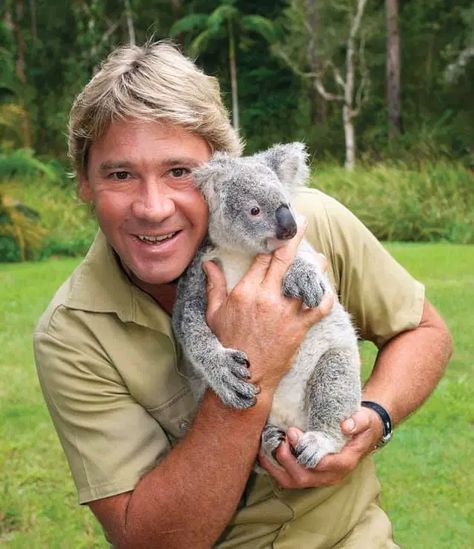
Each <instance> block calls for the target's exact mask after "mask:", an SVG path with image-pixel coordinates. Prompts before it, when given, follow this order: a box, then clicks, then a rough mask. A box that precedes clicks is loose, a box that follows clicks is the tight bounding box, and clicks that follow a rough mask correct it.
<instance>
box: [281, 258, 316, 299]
mask: <svg viewBox="0 0 474 549" xmlns="http://www.w3.org/2000/svg"><path fill="white" fill-rule="evenodd" d="M283 292H284V294H285V295H286V296H288V297H296V298H297V299H301V300H302V301H303V303H304V304H305V305H306V306H307V307H311V308H314V307H317V306H318V305H319V304H320V303H321V300H322V299H323V296H324V294H325V292H326V284H325V282H324V280H323V279H322V278H321V275H320V273H319V272H318V271H317V270H316V268H315V267H314V266H313V265H311V264H310V263H306V262H305V261H303V260H301V259H299V258H296V260H295V261H294V263H293V264H292V265H291V267H290V268H289V269H288V272H287V274H286V276H285V279H284V281H283Z"/></svg>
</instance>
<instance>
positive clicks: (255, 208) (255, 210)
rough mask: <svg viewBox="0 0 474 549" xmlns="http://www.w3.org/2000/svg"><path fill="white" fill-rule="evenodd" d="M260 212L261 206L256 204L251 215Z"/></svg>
mask: <svg viewBox="0 0 474 549" xmlns="http://www.w3.org/2000/svg"><path fill="white" fill-rule="evenodd" d="M259 213H260V208H259V207H258V206H254V207H253V208H252V209H251V210H250V215H258V214H259Z"/></svg>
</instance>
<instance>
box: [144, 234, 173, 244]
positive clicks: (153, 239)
mask: <svg viewBox="0 0 474 549" xmlns="http://www.w3.org/2000/svg"><path fill="white" fill-rule="evenodd" d="M175 234H176V233H169V234H164V235H161V236H146V235H140V234H138V235H137V238H138V239H139V240H141V241H142V242H162V241H163V240H168V239H170V238H173V236H174V235H175Z"/></svg>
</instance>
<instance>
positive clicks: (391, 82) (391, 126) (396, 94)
mask: <svg viewBox="0 0 474 549" xmlns="http://www.w3.org/2000/svg"><path fill="white" fill-rule="evenodd" d="M385 17H386V22H387V67H386V70H387V102H388V137H389V139H393V138H394V137H396V136H397V135H399V134H400V133H401V131H402V121H401V104H400V34H399V31H398V0H385Z"/></svg>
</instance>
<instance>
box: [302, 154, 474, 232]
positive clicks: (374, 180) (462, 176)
mask: <svg viewBox="0 0 474 549" xmlns="http://www.w3.org/2000/svg"><path fill="white" fill-rule="evenodd" d="M311 185H312V186H314V187H317V188H319V189H320V190H322V191H324V192H327V193H328V194H330V195H332V196H335V197H336V198H338V199H339V200H340V201H341V202H342V203H343V204H345V205H346V206H347V207H348V208H349V209H350V210H351V211H352V212H353V213H354V214H355V215H356V216H357V217H359V218H360V219H361V220H362V221H363V222H364V223H365V224H366V225H367V226H368V227H369V229H370V230H371V231H372V232H373V233H374V234H375V236H377V238H379V239H381V240H400V241H434V240H446V241H449V242H459V243H474V193H473V189H474V175H473V174H472V173H471V172H470V171H468V170H467V169H466V168H464V166H462V165H461V164H459V163H458V164H452V163H446V162H438V163H436V164H433V163H429V162H428V163H423V164H421V165H420V166H419V168H418V169H410V168H407V166H404V165H402V164H398V165H397V164H392V165H384V164H379V165H374V166H365V167H359V168H358V169H357V170H356V171H355V172H354V173H352V174H349V173H347V172H346V171H344V170H342V169H341V168H338V167H335V166H325V165H323V166H322V167H321V168H317V169H316V171H315V172H314V175H313V178H312V180H311Z"/></svg>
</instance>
